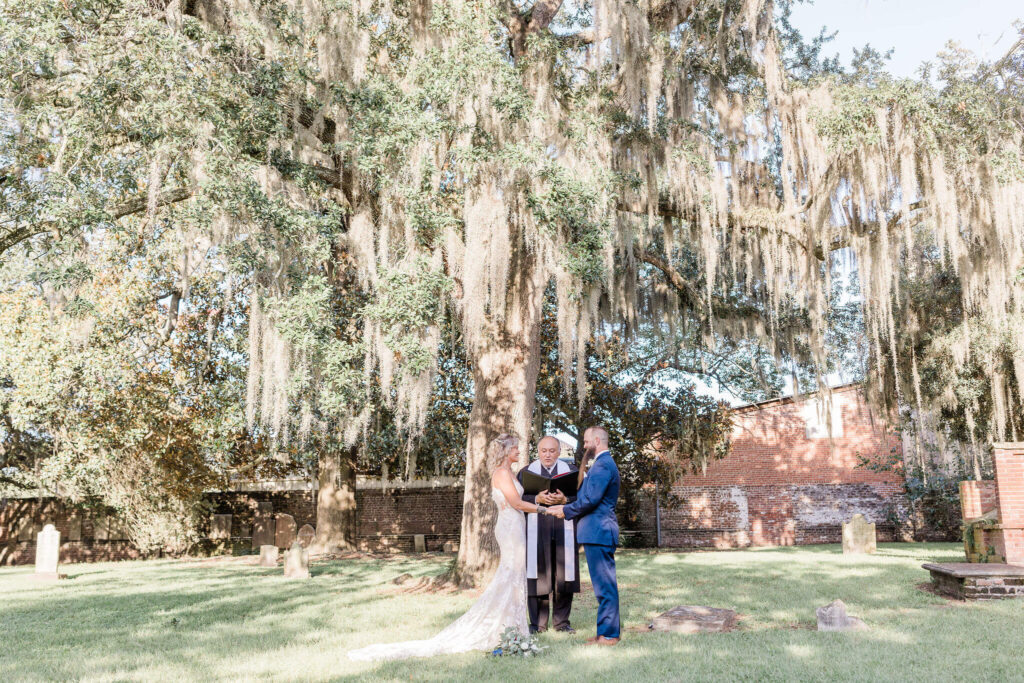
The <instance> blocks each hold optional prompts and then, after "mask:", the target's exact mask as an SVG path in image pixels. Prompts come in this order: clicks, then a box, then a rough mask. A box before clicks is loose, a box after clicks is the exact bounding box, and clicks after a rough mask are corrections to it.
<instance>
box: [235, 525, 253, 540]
mask: <svg viewBox="0 0 1024 683" xmlns="http://www.w3.org/2000/svg"><path fill="white" fill-rule="evenodd" d="M238 537H239V538H251V537H252V525H251V524H246V523H245V522H239V523H238Z"/></svg>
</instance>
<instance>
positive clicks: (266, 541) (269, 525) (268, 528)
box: [252, 512, 277, 549]
mask: <svg viewBox="0 0 1024 683" xmlns="http://www.w3.org/2000/svg"><path fill="white" fill-rule="evenodd" d="M275 536H276V534H275V530H274V518H273V516H272V515H270V514H263V513H262V512H261V513H260V514H259V515H257V516H256V518H255V519H253V520H252V547H253V549H256V548H260V547H262V546H265V545H275V544H276V541H277V539H276V538H275Z"/></svg>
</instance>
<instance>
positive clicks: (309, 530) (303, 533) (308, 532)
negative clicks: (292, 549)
mask: <svg viewBox="0 0 1024 683" xmlns="http://www.w3.org/2000/svg"><path fill="white" fill-rule="evenodd" d="M315 538H316V529H314V528H313V527H312V526H310V525H309V524H303V525H302V528H301V529H299V535H298V541H299V545H301V546H302V547H303V548H307V549H308V548H309V546H311V545H313V540H314V539H315Z"/></svg>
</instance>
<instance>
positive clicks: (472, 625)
mask: <svg viewBox="0 0 1024 683" xmlns="http://www.w3.org/2000/svg"><path fill="white" fill-rule="evenodd" d="M514 483H515V485H516V489H517V490H518V491H519V495H522V494H523V487H522V486H520V485H519V482H518V481H515V482H514ZM491 498H492V500H494V504H495V505H497V506H498V520H497V521H496V522H495V523H494V537H495V538H496V539H497V541H498V549H499V551H500V553H501V561H500V563H499V564H498V571H497V573H495V575H494V578H493V579H491V582H490V583H489V584H488V585H487V588H486V589H485V590H484V593H483V595H481V596H480V598H479V599H478V600H477V601H476V602H475V603H473V606H472V607H470V608H469V611H468V612H466V613H465V614H463V615H462V616H461V617H459V618H458V619H456V620H455V621H454V622H452V623H451V624H450V625H449V626H448V627H447V628H445V629H444V630H443V631H441V632H440V633H438V634H437V635H436V636H434V637H433V638H430V639H428V640H409V641H405V642H402V643H378V644H376V645H370V646H369V647H364V648H361V649H358V650H352V651H351V652H349V653H348V656H349V659H356V660H380V659H406V658H408V657H431V656H433V655H446V654H453V653H456V652H468V651H470V650H493V649H494V648H495V647H497V645H498V641H499V640H500V638H501V633H502V631H504V630H505V629H506V628H507V627H509V626H514V627H516V628H517V629H519V631H520V632H521V633H527V632H528V631H529V624H528V621H527V614H526V518H525V517H524V515H523V513H522V512H520V511H519V510H516V509H515V508H514V507H512V506H511V505H509V504H508V501H506V500H505V495H504V494H503V493H502V492H501V491H500V490H498V489H491Z"/></svg>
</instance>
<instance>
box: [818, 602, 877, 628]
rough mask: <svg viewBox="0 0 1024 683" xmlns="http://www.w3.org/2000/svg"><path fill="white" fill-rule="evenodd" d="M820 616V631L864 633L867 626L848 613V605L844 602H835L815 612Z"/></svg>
mask: <svg viewBox="0 0 1024 683" xmlns="http://www.w3.org/2000/svg"><path fill="white" fill-rule="evenodd" d="M815 612H816V613H817V615H818V630H819V631H863V630H865V629H867V624H865V623H864V622H863V621H861V620H860V619H858V618H857V617H851V616H849V615H848V614H847V613H846V604H845V603H844V602H843V601H842V600H833V601H832V602H830V603H829V604H827V605H825V606H824V607H819V608H818V609H816V610H815Z"/></svg>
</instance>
